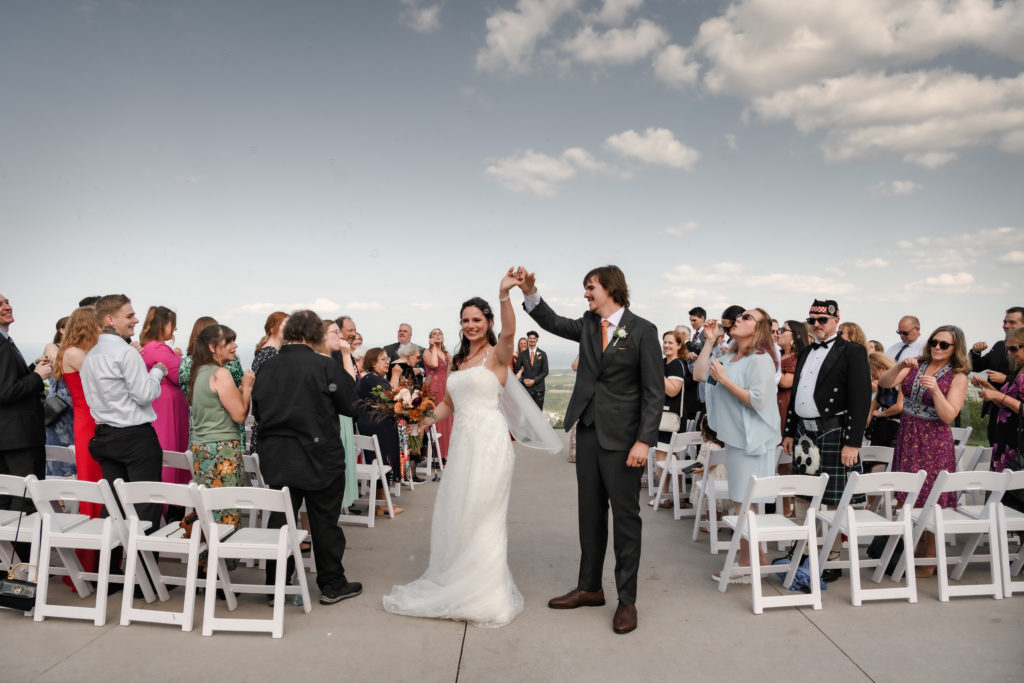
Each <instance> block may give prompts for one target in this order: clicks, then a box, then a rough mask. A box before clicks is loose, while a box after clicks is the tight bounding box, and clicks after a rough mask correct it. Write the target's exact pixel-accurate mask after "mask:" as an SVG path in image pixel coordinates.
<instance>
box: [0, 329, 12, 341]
mask: <svg viewBox="0 0 1024 683" xmlns="http://www.w3.org/2000/svg"><path fill="white" fill-rule="evenodd" d="M0 336H2V337H3V338H4V339H10V338H11V335H10V334H8V333H7V330H5V329H4V328H2V327H0Z"/></svg>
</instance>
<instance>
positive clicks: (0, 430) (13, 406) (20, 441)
mask: <svg viewBox="0 0 1024 683" xmlns="http://www.w3.org/2000/svg"><path fill="white" fill-rule="evenodd" d="M34 367H35V366H34V365H33V366H28V365H25V362H24V360H22V358H21V356H20V355H19V354H18V350H17V349H16V348H15V346H14V343H13V342H11V341H10V340H9V339H7V338H6V337H3V336H0V450H4V451H7V450H14V449H20V448H31V447H34V446H42V445H43V444H45V443H46V427H45V426H44V425H43V404H42V398H43V378H42V377H40V376H39V375H37V374H36V373H35V372H33V369H34Z"/></svg>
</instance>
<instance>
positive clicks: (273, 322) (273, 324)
mask: <svg viewBox="0 0 1024 683" xmlns="http://www.w3.org/2000/svg"><path fill="white" fill-rule="evenodd" d="M287 319H288V314H287V313H285V312H284V311H274V312H273V313H271V314H270V315H268V316H267V322H265V323H263V332H264V335H263V338H262V339H260V343H259V344H257V345H256V350H257V351H259V350H260V349H262V348H263V347H264V346H266V345H267V342H269V341H270V338H271V337H273V336H274V335H275V334H277V331H278V330H279V329H281V325H283V324H284V321H285V320H287Z"/></svg>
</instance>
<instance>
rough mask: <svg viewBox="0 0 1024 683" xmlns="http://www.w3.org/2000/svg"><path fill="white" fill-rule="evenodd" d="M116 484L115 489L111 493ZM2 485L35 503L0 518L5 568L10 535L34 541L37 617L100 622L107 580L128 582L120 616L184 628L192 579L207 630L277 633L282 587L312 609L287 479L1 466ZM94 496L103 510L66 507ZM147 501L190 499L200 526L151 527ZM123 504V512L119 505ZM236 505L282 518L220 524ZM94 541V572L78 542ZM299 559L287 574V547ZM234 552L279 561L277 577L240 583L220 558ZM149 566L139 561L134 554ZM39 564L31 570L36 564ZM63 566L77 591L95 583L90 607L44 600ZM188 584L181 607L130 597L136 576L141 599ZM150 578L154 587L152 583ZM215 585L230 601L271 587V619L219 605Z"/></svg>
mask: <svg viewBox="0 0 1024 683" xmlns="http://www.w3.org/2000/svg"><path fill="white" fill-rule="evenodd" d="M115 491H116V496H115ZM0 495H9V496H15V497H23V496H25V495H27V496H28V497H29V498H30V499H31V500H32V502H33V503H34V504H35V506H36V512H34V513H32V514H28V515H26V514H23V513H17V512H15V513H13V514H11V513H10V511H4V514H3V519H2V520H0V521H2V524H0V560H2V561H3V563H4V564H5V565H6V566H7V568H10V567H11V566H13V565H15V564H17V563H18V562H19V560H20V559H21V558H19V557H18V556H17V554H16V552H15V547H14V545H13V544H14V543H15V542H28V543H31V551H30V557H29V560H28V562H29V564H30V565H32V567H31V568H30V571H29V574H28V576H29V580H33V579H34V580H35V581H36V583H37V591H36V603H35V608H34V609H33V610H32V612H31V614H32V615H33V618H34V620H35V621H43V620H44V619H46V618H47V617H64V618H71V619H87V620H91V621H93V623H94V624H96V625H97V626H102V625H104V624H105V623H106V617H107V595H108V590H109V584H110V583H111V582H120V583H123V584H124V594H123V598H122V605H121V624H122V625H125V626H126V625H128V624H130V623H131V622H132V621H148V622H154V623H163V624H174V625H180V626H181V628H182V630H184V631H189V630H191V629H192V627H193V622H194V604H195V596H196V592H197V589H198V588H200V587H204V588H205V589H206V596H205V603H204V617H203V635H212V634H213V632H214V631H218V630H230V631H260V632H269V633H271V635H272V636H273V637H275V638H280V637H282V635H283V633H284V611H283V610H284V604H285V600H284V596H285V595H287V594H297V593H298V594H301V595H302V604H303V608H304V609H305V611H306V612H309V611H310V610H311V602H310V597H309V586H308V583H307V580H306V574H305V572H304V571H303V569H302V567H303V563H302V555H301V551H300V548H299V544H300V543H301V542H302V541H303V540H304V539H305V538H306V536H307V533H306V532H305V531H303V530H302V529H299V528H298V527H297V525H296V523H295V519H294V515H293V513H292V508H291V498H290V494H289V491H288V488H287V487H285V488H283V489H280V490H273V489H260V488H254V487H224V488H210V489H208V488H205V487H201V486H197V485H196V484H195V483H191V484H188V485H184V484H167V483H163V482H124V481H122V480H120V479H118V480H116V481H115V482H114V488H113V489H111V487H110V485H109V484H108V483H107V482H106V481H104V480H101V481H98V482H87V481H79V480H74V479H47V480H38V479H36V477H35V476H33V475H29V476H27V477H16V476H12V475H0ZM70 502H75V503H83V502H85V503H95V504H100V505H103V506H104V509H105V511H106V516H104V517H102V518H96V519H90V518H89V517H87V516H85V515H81V514H77V513H68V512H65V511H64V507H62V506H67V505H68V503H70ZM143 504H157V505H178V506H182V507H186V508H194V509H195V510H196V512H197V513H198V526H193V532H192V533H191V534H190V536H189V537H188V538H185V530H184V528H183V527H182V526H181V525H180V524H179V523H177V522H173V523H169V524H167V525H166V526H164V527H163V528H161V529H158V530H156V531H153V532H152V533H149V534H147V532H148V531H149V529H150V526H151V523H150V522H148V521H144V520H142V519H140V517H139V513H138V509H137V507H138V506H140V505H143ZM122 507H123V509H124V514H122V512H121V510H122ZM227 508H238V509H239V510H240V511H249V510H258V511H263V512H267V513H270V512H280V513H282V514H283V515H284V516H285V520H286V522H285V525H284V526H282V527H281V528H280V529H266V528H261V527H243V528H240V529H238V530H236V529H235V528H234V527H233V526H231V525H227V524H219V523H217V522H216V521H215V519H214V516H213V511H214V510H222V509H227ZM116 548H124V549H125V573H124V575H123V576H122V575H118V574H116V573H111V571H110V556H111V553H112V552H113V550H114V549H116ZM78 549H82V550H95V551H98V553H99V561H98V564H97V570H96V571H95V572H86V571H84V570H83V568H82V565H81V563H80V562H79V560H78V557H77V556H76V554H75V552H74V551H75V550H78ZM51 551H56V553H57V556H58V557H59V558H60V562H61V564H62V565H63V568H62V570H63V571H62V570H61V568H59V567H54V566H53V564H52V557H51V556H52V552H51ZM203 552H206V553H207V574H206V578H205V579H201V578H199V576H198V564H199V558H200V554H201V553H203ZM155 553H160V554H165V555H178V556H181V557H184V558H186V570H185V574H184V576H171V575H168V574H166V573H165V572H164V571H162V570H161V568H160V566H159V565H158V564H157V562H156V555H155ZM289 556H291V557H293V558H294V560H295V566H296V569H297V571H296V576H297V578H298V585H295V586H292V585H286V584H285V570H286V562H287V559H288V557H289ZM230 558H239V559H246V558H258V559H271V560H276V561H277V576H276V581H275V583H274V584H273V585H270V586H267V585H264V584H263V583H259V584H239V583H235V582H233V581H231V578H230V575H229V574H228V572H227V567H226V563H225V560H226V559H230ZM140 560H141V561H142V564H143V565H144V566H145V568H146V571H140V570H139V561H140ZM36 567H37V568H38V571H34V569H35V568H36ZM60 573H66V574H67V575H69V576H70V578H71V581H72V583H73V585H74V586H75V588H76V590H77V591H78V597H79V598H80V599H84V598H87V597H88V596H89V595H90V594H91V593H92V591H93V586H92V583H90V582H93V583H95V591H96V599H95V604H94V605H93V606H91V607H82V606H75V605H62V604H57V603H53V602H50V600H49V597H50V595H49V581H50V577H51V576H53V575H56V574H60ZM175 585H184V586H185V595H184V601H183V609H182V610H181V611H180V612H171V611H161V610H155V609H139V608H136V607H135V606H134V604H133V602H134V600H135V597H134V587H135V586H138V587H139V589H140V590H141V592H142V595H143V598H144V599H145V601H146V602H147V603H152V602H154V601H155V600H156V599H159V600H161V601H166V600H168V598H169V596H168V593H167V588H168V586H175ZM154 587H155V591H154ZM215 587H216V588H220V589H222V591H223V593H224V597H225V599H226V601H227V607H228V610H230V611H234V610H235V608H236V607H237V598H236V594H237V593H260V594H268V593H270V594H273V595H274V597H275V601H274V611H273V616H272V617H271V618H270V619H234V618H229V617H218V616H216V615H215V610H214V607H215V604H216V600H217V598H216V592H217V591H216V590H215Z"/></svg>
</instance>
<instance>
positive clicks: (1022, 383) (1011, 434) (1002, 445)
mask: <svg viewBox="0 0 1024 683" xmlns="http://www.w3.org/2000/svg"><path fill="white" fill-rule="evenodd" d="M1006 355H1007V356H1009V358H1010V370H1011V371H1012V372H1014V373H1016V377H1010V376H1007V379H1006V383H1005V384H1004V385H1003V386H1002V387H1001V388H999V389H996V388H995V387H993V386H992V385H991V384H989V383H988V380H986V379H984V378H983V377H981V376H979V375H975V376H974V377H973V378H971V381H972V382H973V383H974V385H975V386H977V387H979V390H978V394H979V395H980V396H981V398H982V399H984V400H986V401H992V402H993V403H995V404H996V405H997V406H998V407H999V413H998V414H997V415H996V434H995V440H994V441H993V442H992V470H993V471H995V472H1002V471H1003V470H1006V469H1014V468H1015V465H1014V460H1015V459H1016V457H1017V425H1018V424H1019V423H1020V420H1021V416H1020V413H1021V407H1022V403H1024V372H1021V368H1022V367H1024V327H1018V328H1016V329H1014V330H1011V331H1010V333H1009V334H1007V335H1006ZM1022 498H1024V495H1022V492H1020V491H1007V492H1006V493H1005V494H1004V495H1003V503H1005V504H1006V505H1008V506H1010V507H1012V508H1014V509H1015V510H1020V511H1021V512H1024V500H1022Z"/></svg>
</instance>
